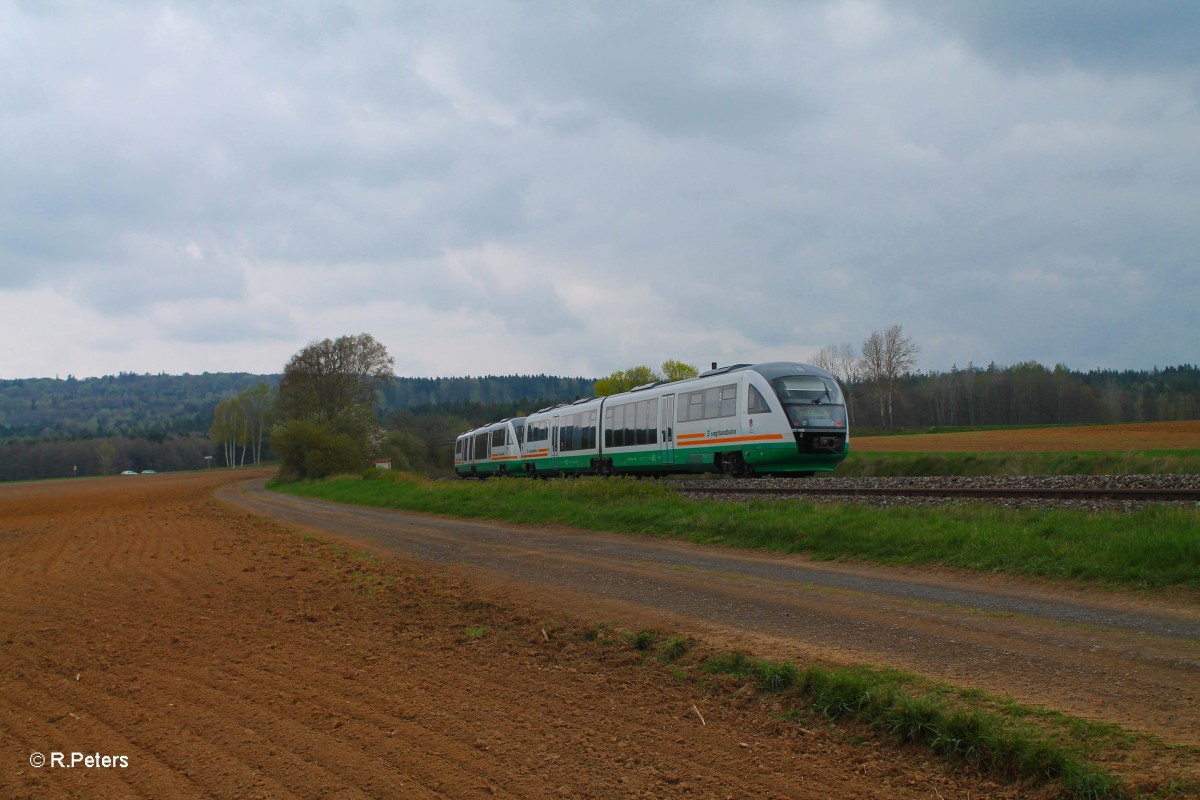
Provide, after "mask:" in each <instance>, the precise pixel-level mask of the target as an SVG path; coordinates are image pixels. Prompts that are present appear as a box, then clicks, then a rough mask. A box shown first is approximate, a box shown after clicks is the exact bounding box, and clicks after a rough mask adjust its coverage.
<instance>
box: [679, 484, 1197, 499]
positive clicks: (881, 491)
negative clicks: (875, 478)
mask: <svg viewBox="0 0 1200 800" xmlns="http://www.w3.org/2000/svg"><path fill="white" fill-rule="evenodd" d="M683 491H685V492H695V493H698V494H780V495H798V496H803V495H806V494H807V495H841V496H852V497H968V498H969V497H974V498H981V499H994V498H1038V499H1045V500H1129V501H1137V502H1147V501H1173V502H1191V501H1200V490H1196V489H1050V488H1042V487H1039V488H1019V487H989V488H978V487H975V488H968V487H943V488H929V487H923V486H889V487H879V486H859V487H853V486H836V487H835V486H789V487H779V486H774V487H770V486H742V487H735V486H688V487H687V488H686V489H683Z"/></svg>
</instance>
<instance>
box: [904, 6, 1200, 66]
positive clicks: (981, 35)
mask: <svg viewBox="0 0 1200 800" xmlns="http://www.w3.org/2000/svg"><path fill="white" fill-rule="evenodd" d="M907 5H909V6H911V7H913V8H914V9H915V10H916V11H917V13H918V14H920V15H922V16H928V18H930V19H932V20H934V21H936V22H937V23H938V24H939V25H942V26H945V27H946V28H947V29H948V30H950V31H953V32H954V33H956V34H957V35H959V36H962V37H963V39H964V40H965V41H967V42H968V43H969V44H970V46H971V47H973V48H975V49H977V50H978V51H979V52H981V53H984V54H985V55H986V56H987V57H989V58H991V59H994V60H995V61H996V62H997V63H999V64H1001V65H1003V66H1004V67H1006V68H1008V69H1018V70H1021V69H1025V70H1028V69H1039V68H1045V67H1058V66H1062V65H1064V64H1073V65H1076V66H1079V67H1082V68H1084V69H1101V70H1105V71H1110V72H1116V73H1119V72H1127V71H1176V70H1183V71H1188V72H1194V71H1195V68H1196V47H1197V42H1200V7H1197V5H1196V3H1194V2H1192V0H1154V2H1141V3H1140V2H1128V0H1057V2H1045V0H1004V2H982V3H978V2H977V3H970V2H967V3H964V2H958V0H908V2H907Z"/></svg>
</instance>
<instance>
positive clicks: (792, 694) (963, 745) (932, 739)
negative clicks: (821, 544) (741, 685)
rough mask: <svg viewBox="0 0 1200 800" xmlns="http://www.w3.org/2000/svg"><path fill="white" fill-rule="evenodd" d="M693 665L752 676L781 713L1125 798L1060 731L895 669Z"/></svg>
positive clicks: (740, 662)
mask: <svg viewBox="0 0 1200 800" xmlns="http://www.w3.org/2000/svg"><path fill="white" fill-rule="evenodd" d="M698 668H699V670H700V671H701V672H705V673H708V674H720V675H731V676H733V677H734V678H736V679H738V680H743V681H752V682H753V683H754V684H755V685H756V686H757V688H758V691H760V692H764V693H772V694H778V695H783V696H784V697H785V698H786V699H787V701H788V705H787V709H788V710H787V711H786V712H785V716H788V717H791V718H793V719H796V718H798V717H799V716H800V715H802V714H804V713H812V712H815V713H818V714H820V715H822V716H824V717H827V718H829V719H839V720H840V719H852V720H856V721H858V722H861V723H865V724H866V725H869V726H870V727H872V728H874V729H875V730H877V731H879V732H881V733H884V734H886V735H888V736H890V737H892V738H893V739H896V740H899V741H901V742H905V743H912V744H918V745H922V746H924V747H927V748H929V749H930V750H932V751H933V752H935V753H938V754H939V755H942V756H946V757H948V758H951V759H954V760H958V761H965V762H967V763H969V764H972V765H974V766H977V767H979V768H981V769H983V770H986V771H987V772H989V773H992V774H996V775H1002V776H1005V777H1008V778H1014V779H1030V780H1034V781H1038V782H1045V781H1059V782H1060V783H1061V785H1062V787H1063V796H1065V797H1069V798H1081V799H1083V798H1087V799H1088V800H1093V799H1096V800H1099V798H1123V797H1127V796H1129V792H1128V790H1127V788H1126V787H1125V786H1124V785H1123V784H1122V782H1121V781H1120V780H1118V779H1117V778H1115V777H1114V776H1113V775H1111V774H1110V773H1109V772H1107V771H1106V770H1104V769H1102V768H1100V767H1098V766H1095V765H1093V764H1091V763H1089V762H1088V760H1087V757H1086V755H1085V754H1084V753H1082V752H1080V750H1079V748H1078V747H1077V746H1075V745H1073V744H1072V743H1071V742H1070V741H1069V740H1068V739H1066V738H1065V737H1061V736H1057V735H1055V734H1054V733H1053V732H1051V731H1049V730H1047V729H1046V728H1040V727H1038V726H1035V725H1033V724H1031V723H1029V722H1027V721H1025V720H1023V719H1019V718H1015V717H1013V716H1007V715H1004V714H1001V713H998V712H994V711H989V710H985V709H980V708H977V707H972V706H971V705H970V704H968V703H966V702H965V701H963V700H962V699H961V698H960V697H958V696H957V695H956V694H955V693H954V691H953V690H952V689H950V688H949V687H946V686H941V685H936V684H931V683H929V682H927V681H923V680H921V679H919V678H917V677H916V676H913V675H909V674H906V673H903V672H899V671H896V670H878V669H871V668H868V667H861V666H855V667H822V666H809V667H807V668H800V667H797V666H796V665H795V664H793V663H792V662H790V661H785V662H773V661H768V660H766V659H753V658H750V657H749V656H747V655H745V654H744V653H727V654H724V655H720V656H715V657H711V658H709V659H707V660H705V661H703V662H702V663H700V664H699V667H698ZM1011 707H1012V706H1011V704H1010V708H1011ZM1018 710H1019V709H1018ZM1056 716H1057V715H1056ZM1062 720H1063V721H1064V722H1065V721H1068V718H1065V717H1064V718H1062Z"/></svg>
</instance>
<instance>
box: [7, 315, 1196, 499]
mask: <svg viewBox="0 0 1200 800" xmlns="http://www.w3.org/2000/svg"><path fill="white" fill-rule="evenodd" d="M919 353H920V347H919V346H918V345H917V344H916V343H915V342H914V341H913V340H912V339H911V338H910V337H908V336H906V335H905V334H904V331H903V329H902V328H901V327H900V326H899V325H893V326H891V327H889V328H888V329H886V330H884V331H873V332H872V333H871V334H870V335H869V336H868V337H867V338H866V339H865V340H864V341H863V344H862V346H861V348H857V349H856V348H855V347H853V346H851V345H849V344H842V345H836V346H835V345H830V346H828V347H826V348H824V349H822V350H821V351H819V352H818V353H816V354H814V355H812V356H811V357H810V359H809V360H810V361H811V362H813V363H815V364H818V365H820V366H823V367H825V368H827V369H829V370H830V371H831V372H832V373H833V374H834V375H835V376H836V377H837V378H838V380H839V382H840V383H841V384H842V386H843V388H844V389H845V391H846V398H847V405H848V409H849V413H850V416H851V420H852V424H853V425H854V426H855V429H856V430H857V432H858V433H859V434H862V433H866V432H870V431H872V430H875V429H898V428H932V427H958V426H986V425H1053V424H1077V423H1117V422H1141V421H1170V420H1182V419H1198V418H1200V368H1197V367H1196V366H1194V365H1179V366H1173V367H1166V368H1164V369H1159V368H1157V367H1156V368H1154V369H1151V370H1149V371H1146V370H1125V371H1114V370H1091V371H1088V372H1078V371H1074V370H1071V369H1069V368H1067V367H1066V366H1064V365H1062V364H1059V365H1056V366H1054V367H1053V368H1050V367H1045V366H1042V365H1041V364H1038V363H1036V362H1024V363H1020V364H1017V365H1014V366H998V365H996V364H989V365H988V366H987V367H978V366H975V365H974V364H968V365H967V366H966V367H963V368H958V367H954V368H952V369H951V370H950V371H949V372H928V373H922V372H919V371H917V370H916V357H917V355H918V354H919ZM391 365H392V361H391V357H390V355H388V354H387V351H386V349H385V348H383V346H382V345H380V344H379V343H378V342H375V341H374V339H371V337H369V335H367V334H361V335H360V336H357V337H341V338H340V339H338V340H324V341H322V342H314V343H312V344H310V345H309V346H308V347H307V348H305V349H304V350H302V351H301V352H300V353H297V354H296V355H295V356H293V358H292V360H291V361H289V363H288V364H287V365H285V368H284V372H283V374H282V375H251V374H248V373H225V374H208V373H206V374H205V375H201V376H192V375H184V376H170V375H131V374H122V375H118V376H108V377H105V378H89V379H84V380H77V379H75V378H73V377H70V376H68V378H67V379H66V380H59V379H57V378H55V379H49V378H42V379H25V380H15V381H0V480H23V479H34V478H46V477H67V476H70V475H81V476H83V475H101V474H113V473H116V472H121V471H123V470H134V471H138V472H140V471H142V470H144V469H153V470H156V471H167V470H175V469H199V468H203V467H205V466H206V465H212V466H243V465H246V464H257V463H260V462H261V461H263V460H264V459H268V458H274V457H282V458H284V459H285V463H286V459H288V458H289V457H290V458H291V459H292V464H293V466H296V465H297V464H301V465H302V466H303V469H298V470H296V471H297V472H298V473H299V472H305V471H307V470H308V466H307V464H304V463H303V462H302V461H298V460H297V459H302V458H304V456H301V455H300V454H302V453H308V452H318V453H320V454H321V455H320V457H319V458H317V459H316V460H315V461H314V462H313V466H314V468H315V470H316V471H325V470H328V469H340V468H348V467H349V466H350V465H353V464H359V465H361V464H362V463H365V459H366V458H372V457H378V458H390V459H391V460H392V462H393V464H394V466H396V467H397V468H412V469H419V470H432V469H445V468H447V467H449V466H450V465H451V464H452V462H453V442H454V438H455V436H456V435H457V434H458V433H460V432H462V431H464V430H467V429H470V428H473V427H477V426H479V425H482V424H484V423H487V422H491V421H494V420H497V419H503V418H505V417H513V416H520V415H524V414H528V413H531V412H533V411H535V410H537V409H539V408H543V407H546V406H550V405H554V404H557V403H561V402H571V401H572V400H575V399H576V398H579V397H585V396H592V395H593V394H611V393H614V392H619V391H625V390H627V389H629V388H632V387H633V386H636V385H640V384H642V383H649V382H652V381H654V380H659V379H670V380H674V379H679V378H685V377H691V376H693V375H694V374H695V373H696V370H695V368H693V367H691V366H690V365H687V364H683V363H681V362H678V361H666V362H664V363H663V364H662V366H661V368H659V369H652V368H650V367H646V366H638V367H631V368H629V369H627V370H619V371H617V372H614V373H613V374H612V375H609V376H607V377H605V378H601V379H599V380H595V381H593V380H590V379H584V378H563V377H556V376H547V375H537V376H485V377H478V378H398V377H396V376H395V375H393V374H392V367H391ZM344 382H348V383H344ZM139 414H144V416H139ZM85 415H87V416H86V417H85ZM101 420H103V421H101ZM112 431H118V432H120V433H123V434H125V435H112V433H111V432H112ZM104 432H109V433H107V434H105V435H102V434H104ZM289 454H290V455H289ZM206 457H208V458H206Z"/></svg>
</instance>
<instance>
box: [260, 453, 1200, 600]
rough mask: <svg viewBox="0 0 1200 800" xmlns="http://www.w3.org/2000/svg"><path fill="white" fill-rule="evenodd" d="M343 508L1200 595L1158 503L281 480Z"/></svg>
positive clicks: (1169, 513)
mask: <svg viewBox="0 0 1200 800" xmlns="http://www.w3.org/2000/svg"><path fill="white" fill-rule="evenodd" d="M271 485H272V488H274V489H277V490H279V491H282V492H286V493H289V494H295V495H301V496H305V497H318V498H324V499H328V500H335V501H338V502H343V503H353V504H357V505H365V506H374V507H379V508H396V509H403V510H407V511H419V512H425V513H432V514H442V515H446V516H452V517H466V518H474V519H493V520H500V521H505V522H514V523H520V524H530V525H565V526H570V527H576V528H585V529H592V530H606V531H617V532H629V533H641V534H650V535H654V536H664V537H672V538H677V539H684V540H688V541H694V542H699V543H704V544H719V545H727V546H732V547H742V548H758V549H763V550H770V551H775V552H781V553H804V554H807V555H810V556H812V557H813V558H817V559H821V560H840V559H847V558H849V559H861V560H866V561H873V562H877V563H883V564H940V565H945V566H952V567H959V568H965V569H973V570H980V571H987V572H1004V573H1010V574H1014V575H1026V576H1032V577H1042V578H1050V579H1059V580H1076V581H1083V582H1089V583H1095V584H1100V585H1107V586H1124V587H1136V588H1150V589H1165V588H1175V589H1184V590H1187V591H1192V592H1198V591H1200V537H1197V536H1196V535H1195V531H1196V530H1198V529H1200V512H1198V511H1196V510H1195V509H1190V508H1179V507H1174V506H1166V505H1151V506H1147V507H1146V508H1144V509H1141V510H1138V511H1133V512H1129V513H1120V512H1095V513H1088V512H1082V511H1073V510H1053V511H1040V510H1039V511H1034V510H1016V509H1009V508H1004V507H1000V506H994V505H987V504H982V503H981V504H961V505H948V506H941V507H936V508H928V507H924V508H910V507H895V508H879V507H875V506H867V505H856V504H846V505H839V504H821V503H805V502H798V501H786V502H781V501H770V500H763V501H756V502H750V503H745V504H739V503H726V502H720V501H713V500H691V499H688V498H685V497H682V496H680V495H678V494H676V493H674V492H672V491H671V490H670V489H668V488H666V487H664V486H663V485H661V483H660V482H655V481H638V480H634V479H620V478H618V479H588V478H581V479H579V480H561V481H528V480H491V481H486V482H477V481H457V480H451V481H429V480H425V479H423V478H420V477H417V476H415V475H411V474H404V473H395V472H392V473H387V472H381V471H372V472H370V473H369V474H368V476H367V477H365V478H364V477H339V478H333V479H330V480H326V481H315V482H300V483H284V484H279V483H273V484H271Z"/></svg>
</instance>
